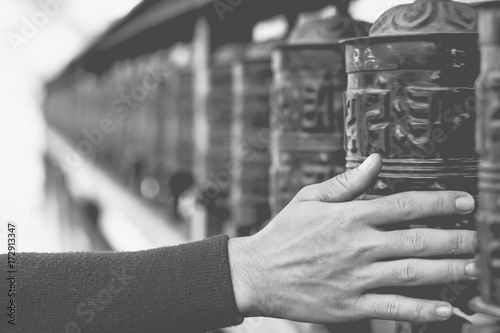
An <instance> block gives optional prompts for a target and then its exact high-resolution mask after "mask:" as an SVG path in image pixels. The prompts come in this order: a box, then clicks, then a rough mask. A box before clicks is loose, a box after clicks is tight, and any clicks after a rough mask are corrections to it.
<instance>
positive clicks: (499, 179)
mask: <svg viewBox="0 0 500 333" xmlns="http://www.w3.org/2000/svg"><path fill="white" fill-rule="evenodd" d="M479 43H480V46H481V75H480V77H479V79H478V81H477V85H476V88H477V103H478V104H477V111H478V120H477V128H476V131H477V136H476V138H477V150H478V152H479V154H480V162H479V210H478V213H477V216H476V219H477V230H478V235H479V241H478V243H479V258H480V259H479V265H480V270H481V275H480V278H479V291H480V294H481V298H480V299H479V298H478V299H476V300H475V302H473V303H474V305H475V306H474V310H477V311H479V312H483V313H487V314H490V315H492V316H494V317H496V318H497V319H498V322H497V324H496V325H493V324H492V325H485V326H483V327H476V328H474V332H475V333H498V332H500V1H491V2H487V3H482V4H480V11H479Z"/></svg>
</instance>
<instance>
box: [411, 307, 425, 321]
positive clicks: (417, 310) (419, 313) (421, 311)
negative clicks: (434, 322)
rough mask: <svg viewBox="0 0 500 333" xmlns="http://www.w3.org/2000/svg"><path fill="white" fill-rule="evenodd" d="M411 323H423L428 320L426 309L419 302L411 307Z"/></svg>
mask: <svg viewBox="0 0 500 333" xmlns="http://www.w3.org/2000/svg"><path fill="white" fill-rule="evenodd" d="M411 316H412V318H411V321H415V322H419V323H421V322H425V321H427V320H428V318H427V311H426V307H425V305H424V304H423V303H421V302H419V303H417V304H416V305H415V306H414V307H413V311H412V315H411Z"/></svg>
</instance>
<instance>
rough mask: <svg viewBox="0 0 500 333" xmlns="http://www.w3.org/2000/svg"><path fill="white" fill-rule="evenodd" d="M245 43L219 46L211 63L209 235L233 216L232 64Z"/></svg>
mask: <svg viewBox="0 0 500 333" xmlns="http://www.w3.org/2000/svg"><path fill="white" fill-rule="evenodd" d="M245 48H246V47H245V46H244V45H239V44H234V45H227V46H224V47H222V48H220V49H219V50H217V51H216V52H215V54H214V56H213V62H212V64H211V66H210V92H209V96H208V108H207V109H208V119H207V121H208V133H209V135H208V149H207V157H206V170H205V172H204V173H205V179H204V182H205V183H204V184H203V191H204V194H203V196H204V200H205V206H206V207H207V230H208V236H213V235H217V234H220V233H222V228H223V225H224V223H225V221H227V220H228V218H229V217H230V214H231V213H230V208H229V193H230V189H231V162H232V161H231V127H232V122H233V112H232V107H233V90H232V87H233V83H232V82H233V80H232V65H233V64H234V63H235V62H236V61H237V60H239V59H241V58H242V57H243V55H244V52H245Z"/></svg>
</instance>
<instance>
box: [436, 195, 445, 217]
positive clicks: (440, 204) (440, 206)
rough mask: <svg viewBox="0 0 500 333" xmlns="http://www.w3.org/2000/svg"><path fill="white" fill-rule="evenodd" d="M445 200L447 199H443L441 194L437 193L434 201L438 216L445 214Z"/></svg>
mask: <svg viewBox="0 0 500 333" xmlns="http://www.w3.org/2000/svg"><path fill="white" fill-rule="evenodd" d="M446 199H447V197H445V195H444V194H443V193H439V192H438V194H437V199H436V212H437V213H438V214H439V215H444V213H445V206H446Z"/></svg>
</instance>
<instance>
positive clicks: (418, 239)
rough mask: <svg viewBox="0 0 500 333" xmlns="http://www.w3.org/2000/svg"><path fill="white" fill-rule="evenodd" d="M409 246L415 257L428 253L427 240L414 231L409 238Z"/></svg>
mask: <svg viewBox="0 0 500 333" xmlns="http://www.w3.org/2000/svg"><path fill="white" fill-rule="evenodd" d="M406 244H407V246H409V247H410V251H411V252H412V253H413V254H414V255H423V254H425V253H426V251H427V248H428V244H427V242H426V241H425V238H424V237H422V236H421V235H420V234H419V233H418V232H417V231H412V232H410V233H409V234H408V237H407V242H406Z"/></svg>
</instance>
